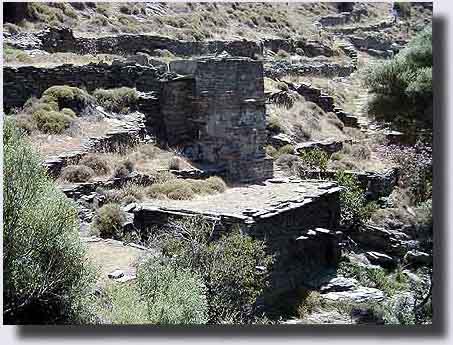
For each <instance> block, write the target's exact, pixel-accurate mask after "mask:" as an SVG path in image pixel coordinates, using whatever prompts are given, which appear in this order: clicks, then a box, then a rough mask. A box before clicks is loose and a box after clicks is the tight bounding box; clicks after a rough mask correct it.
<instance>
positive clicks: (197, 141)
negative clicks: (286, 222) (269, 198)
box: [158, 58, 273, 182]
mask: <svg viewBox="0 0 453 345" xmlns="http://www.w3.org/2000/svg"><path fill="white" fill-rule="evenodd" d="M170 71H172V72H176V73H178V74H179V75H184V77H181V78H176V79H172V80H168V81H166V82H164V83H163V86H162V93H161V101H160V104H161V112H160V116H161V121H162V126H161V128H162V129H163V131H162V132H161V133H159V134H158V139H163V140H166V141H167V142H168V144H169V145H170V146H182V147H183V152H184V154H185V155H186V156H188V157H189V158H191V160H192V161H194V162H200V163H202V164H205V165H206V164H207V165H208V166H214V167H216V169H219V171H225V177H226V178H227V179H228V180H230V181H238V182H256V181H260V180H265V179H268V178H271V177H272V175H273V163H272V159H271V158H268V157H266V154H265V151H264V146H265V145H266V140H267V132H266V108H265V96H264V82H263V64H262V62H259V61H254V60H251V59H246V58H206V59H198V60H182V61H175V62H172V63H170ZM159 137H160V138H159Z"/></svg>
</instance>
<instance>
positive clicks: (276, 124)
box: [266, 115, 283, 134]
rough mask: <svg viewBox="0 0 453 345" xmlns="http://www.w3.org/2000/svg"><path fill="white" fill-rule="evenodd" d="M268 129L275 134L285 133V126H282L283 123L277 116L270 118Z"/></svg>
mask: <svg viewBox="0 0 453 345" xmlns="http://www.w3.org/2000/svg"><path fill="white" fill-rule="evenodd" d="M266 128H267V130H268V131H269V132H271V133H274V134H278V133H281V132H283V126H282V124H281V121H280V119H279V118H278V117H277V116H275V115H271V116H269V118H268V120H267V126H266Z"/></svg>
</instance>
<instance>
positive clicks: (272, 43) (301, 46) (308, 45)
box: [263, 38, 335, 57]
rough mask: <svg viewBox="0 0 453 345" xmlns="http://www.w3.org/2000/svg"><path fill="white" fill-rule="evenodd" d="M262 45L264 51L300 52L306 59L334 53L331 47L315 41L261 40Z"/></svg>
mask: <svg viewBox="0 0 453 345" xmlns="http://www.w3.org/2000/svg"><path fill="white" fill-rule="evenodd" d="M263 44H264V48H265V49H268V50H270V51H272V52H274V53H277V52H278V51H279V50H283V51H286V52H288V53H296V52H301V53H303V55H304V56H307V57H315V56H320V55H322V56H333V55H335V52H334V50H333V49H332V48H331V47H329V46H327V45H325V44H323V43H321V42H319V41H315V40H292V39H283V38H266V39H264V40H263Z"/></svg>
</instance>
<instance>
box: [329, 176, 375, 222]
mask: <svg viewBox="0 0 453 345" xmlns="http://www.w3.org/2000/svg"><path fill="white" fill-rule="evenodd" d="M335 180H336V181H337V182H338V184H339V185H340V186H341V187H343V190H342V191H341V193H340V207H341V222H342V223H343V225H348V226H357V225H359V224H362V223H364V222H365V221H367V220H368V219H369V218H370V217H371V214H372V212H373V211H374V210H375V207H374V204H372V203H370V204H367V202H366V198H365V191H364V190H363V189H362V187H361V186H360V183H359V181H358V179H357V177H355V176H354V175H352V174H347V173H345V172H343V171H338V172H337V173H336V174H335Z"/></svg>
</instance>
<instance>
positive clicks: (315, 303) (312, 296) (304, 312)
mask: <svg viewBox="0 0 453 345" xmlns="http://www.w3.org/2000/svg"><path fill="white" fill-rule="evenodd" d="M322 304H323V303H322V299H321V296H320V294H319V292H317V291H309V292H308V293H307V294H306V295H305V296H304V298H303V301H302V302H301V304H300V305H299V306H298V307H297V314H298V316H299V318H300V319H305V318H306V317H307V316H308V315H310V314H312V313H313V312H315V311H317V310H319V309H321V307H322Z"/></svg>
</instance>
